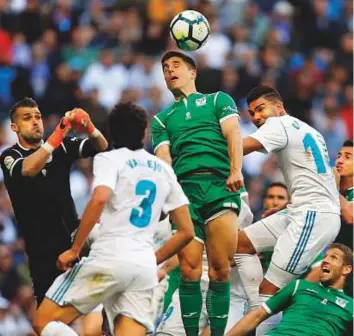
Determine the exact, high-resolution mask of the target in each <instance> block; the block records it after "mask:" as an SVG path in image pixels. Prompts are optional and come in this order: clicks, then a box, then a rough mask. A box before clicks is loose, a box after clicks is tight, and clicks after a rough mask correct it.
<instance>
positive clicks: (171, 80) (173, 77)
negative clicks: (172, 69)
mask: <svg viewBox="0 0 354 336" xmlns="http://www.w3.org/2000/svg"><path fill="white" fill-rule="evenodd" d="M177 79H178V77H177V76H172V77H171V78H170V82H173V81H175V80H177Z"/></svg>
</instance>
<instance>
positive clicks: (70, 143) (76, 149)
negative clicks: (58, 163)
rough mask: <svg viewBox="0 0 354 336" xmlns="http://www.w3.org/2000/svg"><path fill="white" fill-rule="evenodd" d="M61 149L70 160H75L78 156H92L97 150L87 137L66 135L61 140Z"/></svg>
mask: <svg viewBox="0 0 354 336" xmlns="http://www.w3.org/2000/svg"><path fill="white" fill-rule="evenodd" d="M63 149H64V151H65V152H66V154H67V156H68V158H69V160H70V161H75V160H77V159H79V158H87V157H92V156H95V155H96V154H97V153H98V150H97V149H96V148H95V146H94V144H93V143H92V140H90V139H89V138H83V139H80V138H75V137H72V138H71V137H67V138H65V139H64V141H63Z"/></svg>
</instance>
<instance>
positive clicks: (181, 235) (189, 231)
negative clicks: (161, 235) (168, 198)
mask: <svg viewBox="0 0 354 336" xmlns="http://www.w3.org/2000/svg"><path fill="white" fill-rule="evenodd" d="M170 217H171V220H172V222H173V223H174V224H175V225H176V227H177V232H176V233H175V234H174V235H173V236H172V237H171V238H170V239H169V240H168V241H167V242H166V243H165V244H164V245H163V246H162V247H161V248H160V249H158V250H157V251H156V253H155V255H156V259H157V264H158V265H159V264H161V263H162V262H164V261H165V260H167V259H168V258H170V257H172V256H173V255H174V254H176V253H178V252H179V251H180V250H181V249H182V248H184V247H185V246H186V245H187V244H188V243H189V242H190V241H191V240H192V239H193V238H194V228H193V223H192V220H191V217H190V214H189V211H188V206H187V205H184V206H181V207H179V208H177V209H175V210H173V211H171V212H170Z"/></svg>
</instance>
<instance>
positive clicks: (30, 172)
mask: <svg viewBox="0 0 354 336" xmlns="http://www.w3.org/2000/svg"><path fill="white" fill-rule="evenodd" d="M21 173H22V176H28V177H34V176H36V175H37V174H38V169H36V167H35V166H32V165H25V164H24V165H23V166H22V171H21Z"/></svg>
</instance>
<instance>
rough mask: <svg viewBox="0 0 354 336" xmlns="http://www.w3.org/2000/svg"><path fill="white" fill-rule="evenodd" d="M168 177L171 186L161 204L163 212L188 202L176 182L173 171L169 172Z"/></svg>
mask: <svg viewBox="0 0 354 336" xmlns="http://www.w3.org/2000/svg"><path fill="white" fill-rule="evenodd" d="M171 170H172V169H171ZM168 178H169V181H170V185H171V188H170V193H169V195H168V196H167V199H166V202H165V205H164V206H163V212H164V213H168V212H170V211H172V210H175V209H177V208H179V207H181V206H183V205H188V204H189V201H188V198H187V196H186V195H185V194H184V192H183V190H182V187H181V186H180V184H179V183H178V181H177V177H176V175H175V173H174V172H172V173H170V174H169V177H168Z"/></svg>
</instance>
